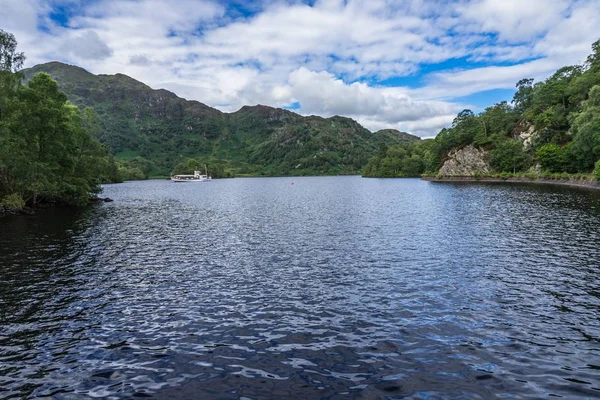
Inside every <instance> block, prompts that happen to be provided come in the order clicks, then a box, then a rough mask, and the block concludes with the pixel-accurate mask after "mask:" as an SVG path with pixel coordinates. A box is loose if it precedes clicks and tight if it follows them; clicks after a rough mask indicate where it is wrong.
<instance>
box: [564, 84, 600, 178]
mask: <svg viewBox="0 0 600 400" xmlns="http://www.w3.org/2000/svg"><path fill="white" fill-rule="evenodd" d="M571 130H572V133H573V143H572V149H571V160H572V163H573V165H574V168H573V169H575V170H578V171H590V170H591V169H592V168H593V167H594V162H595V161H596V160H598V159H600V86H599V85H596V86H594V87H593V88H592V89H591V90H590V91H589V99H588V100H587V101H584V102H583V103H582V107H581V112H580V113H578V114H576V115H575V116H574V118H573V125H572V129H571Z"/></svg>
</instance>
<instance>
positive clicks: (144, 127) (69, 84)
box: [24, 62, 420, 175]
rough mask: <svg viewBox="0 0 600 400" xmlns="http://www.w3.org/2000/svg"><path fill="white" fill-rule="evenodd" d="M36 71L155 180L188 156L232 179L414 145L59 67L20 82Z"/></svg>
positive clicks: (355, 169) (350, 164)
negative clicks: (94, 118) (93, 116)
mask: <svg viewBox="0 0 600 400" xmlns="http://www.w3.org/2000/svg"><path fill="white" fill-rule="evenodd" d="M39 72H46V73H48V74H49V75H50V76H52V78H53V79H55V80H56V81H57V82H58V85H59V87H60V89H61V90H62V91H64V92H65V93H66V94H67V96H68V98H69V100H70V101H71V102H72V103H74V104H76V105H78V106H80V107H87V106H89V107H93V108H94V110H95V111H96V113H97V114H98V116H99V117H100V119H101V123H102V130H101V132H100V133H99V134H98V139H99V140H100V141H101V142H102V143H104V144H105V145H106V146H107V147H108V148H109V149H110V151H111V152H112V153H113V154H115V156H116V158H117V159H124V160H127V159H132V158H136V157H143V158H144V159H146V160H148V161H149V164H150V165H151V166H152V173H153V174H155V175H166V174H168V173H170V172H171V171H172V170H173V168H174V167H175V165H177V164H178V163H181V162H183V161H185V160H186V159H188V158H195V159H198V160H202V161H203V162H207V163H210V164H221V165H223V167H224V168H226V169H228V170H230V171H232V172H233V173H236V174H251V175H323V174H355V173H359V172H360V170H361V168H362V167H363V166H364V165H365V164H366V163H367V162H368V160H369V159H370V158H371V157H372V156H373V155H375V154H376V153H377V152H379V151H380V149H381V148H383V147H389V146H392V145H394V144H398V143H402V142H407V141H418V140H420V138H419V137H417V136H413V135H410V134H408V133H404V132H399V131H397V130H393V129H385V130H381V131H378V132H375V133H371V132H370V131H369V130H367V129H366V128H364V127H362V126H361V125H360V124H359V123H358V122H356V121H354V120H352V119H350V118H346V117H340V116H334V117H330V118H323V117H318V116H307V117H305V116H302V115H299V114H296V113H294V112H293V111H289V110H285V109H280V108H273V107H269V106H263V105H256V106H244V107H242V108H241V109H240V110H238V111H236V112H233V113H224V112H221V111H219V110H217V109H215V108H212V107H210V106H207V105H206V104H203V103H200V102H198V101H195V100H185V99H183V98H180V97H178V96H177V95H176V94H174V93H172V92H170V91H168V90H165V89H152V88H150V87H149V86H147V85H146V84H144V83H142V82H139V81H137V80H135V79H133V78H131V77H129V76H127V75H123V74H115V75H94V74H92V73H90V72H88V71H86V70H85V69H83V68H80V67H77V66H72V65H67V64H63V63H60V62H50V63H47V64H40V65H36V66H35V67H33V68H29V69H26V70H24V74H25V79H30V78H31V77H32V76H33V75H35V74H37V73H39Z"/></svg>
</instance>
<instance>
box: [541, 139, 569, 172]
mask: <svg viewBox="0 0 600 400" xmlns="http://www.w3.org/2000/svg"><path fill="white" fill-rule="evenodd" d="M536 157H537V160H538V161H539V163H540V165H541V166H542V168H543V169H544V170H545V171H549V172H564V171H565V169H566V167H567V164H568V159H567V156H566V152H565V151H564V150H563V149H562V148H561V147H560V146H557V145H556V144H554V143H547V144H545V145H543V146H542V147H540V148H539V149H538V150H537V152H536Z"/></svg>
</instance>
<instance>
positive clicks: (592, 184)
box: [421, 176, 600, 190]
mask: <svg viewBox="0 0 600 400" xmlns="http://www.w3.org/2000/svg"><path fill="white" fill-rule="evenodd" d="M421 180H424V181H428V182H436V183H441V182H465V183H466V182H472V183H477V182H480V183H534V184H539V185H559V186H570V187H578V188H587V189H594V190H600V181H589V180H580V179H545V178H535V179H533V178H525V177H510V178H494V177H481V178H476V177H472V176H445V177H439V178H438V177H435V176H422V177H421Z"/></svg>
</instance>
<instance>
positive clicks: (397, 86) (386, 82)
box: [0, 0, 600, 137]
mask: <svg viewBox="0 0 600 400" xmlns="http://www.w3.org/2000/svg"><path fill="white" fill-rule="evenodd" d="M598 27H600V1H598V0H457V1H450V0H345V1H344V0H313V1H308V0H305V1H300V0H298V1H294V0H287V1H286V0H257V1H249V0H232V1H224V0H88V1H84V0H0V28H1V29H4V30H5V31H8V32H11V33H13V34H14V35H15V36H16V38H17V41H18V42H19V48H20V50H21V51H24V52H25V53H26V56H27V57H28V59H27V63H26V66H33V65H35V64H39V63H43V62H48V61H53V60H58V61H63V62H67V63H70V64H75V65H79V66H81V67H84V68H86V69H87V70H89V71H90V72H93V73H96V74H100V73H101V74H114V73H117V72H120V73H124V74H127V75H129V76H132V77H134V78H135V79H138V80H140V81H143V82H144V83H146V84H148V85H150V86H151V87H153V88H166V89H169V90H171V91H173V92H175V93H177V94H178V95H179V96H181V97H185V98H187V99H195V100H199V101H201V102H203V103H205V104H208V105H210V106H213V107H216V108H219V109H221V110H223V111H235V110H237V109H239V108H240V107H241V106H242V105H245V104H249V105H253V104H266V105H271V106H276V107H284V108H288V109H291V110H294V111H296V112H298V113H301V114H317V115H322V116H332V115H336V114H337V115H344V116H349V117H352V118H354V119H356V120H358V121H359V122H361V123H362V124H363V125H365V126H366V127H367V128H369V129H371V130H377V129H380V128H388V127H389V128H396V129H399V130H403V131H408V132H411V133H414V134H417V135H419V136H423V137H428V136H434V135H435V134H436V133H437V132H438V131H439V129H440V128H442V127H444V126H447V125H449V124H450V123H451V121H452V119H453V118H454V116H455V115H456V113H457V112H458V111H460V110H462V109H463V108H471V109H473V110H475V111H479V110H481V109H483V108H484V107H485V106H488V105H491V104H493V103H495V102H498V101H501V100H510V99H511V98H512V94H513V92H514V90H513V88H514V86H515V83H516V82H517V81H518V80H519V79H521V78H529V77H531V78H536V79H544V78H545V77H547V76H549V75H550V74H551V73H552V72H553V71H555V70H556V69H557V68H559V67H561V66H563V65H568V64H580V63H582V62H583V61H584V60H585V58H586V57H587V55H588V54H589V53H590V52H591V44H592V43H593V42H594V41H596V40H597V39H599V38H600V29H599V28H598Z"/></svg>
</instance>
